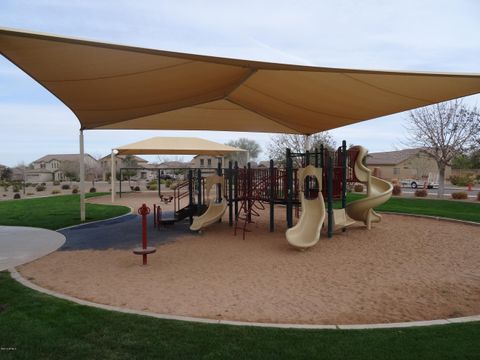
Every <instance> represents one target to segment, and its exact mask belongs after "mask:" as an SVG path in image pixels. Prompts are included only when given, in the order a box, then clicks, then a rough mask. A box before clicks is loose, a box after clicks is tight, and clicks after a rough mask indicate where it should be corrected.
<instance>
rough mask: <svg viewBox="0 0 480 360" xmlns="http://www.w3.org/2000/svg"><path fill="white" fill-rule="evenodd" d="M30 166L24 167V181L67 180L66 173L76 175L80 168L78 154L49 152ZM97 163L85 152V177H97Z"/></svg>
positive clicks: (89, 178)
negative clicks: (29, 167)
mask: <svg viewBox="0 0 480 360" xmlns="http://www.w3.org/2000/svg"><path fill="white" fill-rule="evenodd" d="M31 166H32V167H33V169H25V171H24V176H25V181H26V182H32V183H41V182H47V181H62V180H67V175H68V173H69V172H70V173H74V174H75V176H78V173H79V169H80V155H79V154H50V155H45V156H43V157H41V158H40V159H37V160H35V161H34V162H33V163H32V164H31ZM98 168H99V164H98V162H97V160H95V158H93V157H92V156H91V155H89V154H85V179H87V180H91V179H93V178H96V177H97V175H98V174H97V170H98Z"/></svg>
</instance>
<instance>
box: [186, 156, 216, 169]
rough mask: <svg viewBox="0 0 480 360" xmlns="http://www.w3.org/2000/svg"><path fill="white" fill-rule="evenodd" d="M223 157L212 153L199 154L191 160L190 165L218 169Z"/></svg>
mask: <svg viewBox="0 0 480 360" xmlns="http://www.w3.org/2000/svg"><path fill="white" fill-rule="evenodd" d="M222 161H223V158H222V157H217V156H210V155H197V156H195V157H194V158H193V159H192V161H191V162H190V167H192V168H196V169H197V168H199V169H216V168H217V167H218V164H219V163H220V164H222Z"/></svg>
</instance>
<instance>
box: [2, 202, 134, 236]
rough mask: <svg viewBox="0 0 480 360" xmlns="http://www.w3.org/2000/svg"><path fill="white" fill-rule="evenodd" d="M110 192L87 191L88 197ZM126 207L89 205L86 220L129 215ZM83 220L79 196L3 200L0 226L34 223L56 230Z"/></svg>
mask: <svg viewBox="0 0 480 360" xmlns="http://www.w3.org/2000/svg"><path fill="white" fill-rule="evenodd" d="M106 194H107V193H94V194H86V197H87V198H88V197H94V196H101V195H106ZM129 211H130V209H129V208H128V207H125V206H110V205H99V204H88V203H87V204H86V221H87V222H88V221H95V220H103V219H108V218H111V217H115V216H119V215H122V214H126V213H128V212H129ZM79 223H80V195H61V196H49V197H44V198H36V199H22V200H7V201H0V225H12V226H33V227H41V228H45V229H51V230H56V229H60V228H63V227H67V226H71V225H76V224H79Z"/></svg>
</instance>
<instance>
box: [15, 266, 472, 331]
mask: <svg viewBox="0 0 480 360" xmlns="http://www.w3.org/2000/svg"><path fill="white" fill-rule="evenodd" d="M8 271H9V272H10V275H11V277H12V279H14V280H16V281H17V282H19V283H20V284H22V285H23V286H26V287H28V288H30V289H32V290H35V291H38V292H41V293H44V294H47V295H51V296H54V297H56V298H59V299H63V300H68V301H71V302H74V303H76V304H79V305H85V306H91V307H95V308H98V309H102V310H108V311H117V312H121V313H125V314H134V315H141V316H149V317H153V318H157V319H164V320H178V321H188V322H195V323H202V324H217V325H232V326H254V327H262V328H282V329H310V330H361V329H363V330H364V329H394V328H407V327H418V326H433V325H447V324H458V323H466V322H473V321H480V315H474V316H465V317H460V318H452V319H438V320H428V321H412V322H398V323H384V324H351V325H316V324H280V323H279V324H277V323H258V322H245V321H234V320H215V319H208V318H199V317H189V316H179V315H170V314H157V313H153V312H150V311H141V310H133V309H127V308H121V307H118V306H111V305H104V304H98V303H94V302H91V301H86V300H82V299H78V298H76V297H73V296H69V295H65V294H61V293H58V292H56V291H53V290H48V289H45V288H42V287H41V286H38V285H35V284H34V283H32V282H30V281H29V280H27V279H25V278H24V277H23V276H22V275H21V274H20V273H19V272H18V271H17V270H16V269H15V268H12V269H9V270H8Z"/></svg>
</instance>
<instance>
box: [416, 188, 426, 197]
mask: <svg viewBox="0 0 480 360" xmlns="http://www.w3.org/2000/svg"><path fill="white" fill-rule="evenodd" d="M414 194H415V196H416V197H426V196H427V195H428V191H427V190H425V189H419V190H415V193H414Z"/></svg>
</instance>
